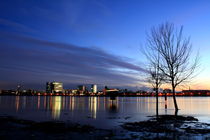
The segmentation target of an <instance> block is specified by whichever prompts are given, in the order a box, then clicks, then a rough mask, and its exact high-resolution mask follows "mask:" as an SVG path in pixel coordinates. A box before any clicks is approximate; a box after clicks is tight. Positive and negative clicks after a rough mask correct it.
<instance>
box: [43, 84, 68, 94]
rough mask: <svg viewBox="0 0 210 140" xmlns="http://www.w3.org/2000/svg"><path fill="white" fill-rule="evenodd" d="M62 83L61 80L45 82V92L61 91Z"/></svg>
mask: <svg viewBox="0 0 210 140" xmlns="http://www.w3.org/2000/svg"><path fill="white" fill-rule="evenodd" d="M63 91H64V90H63V83H61V82H47V83H46V92H47V93H63Z"/></svg>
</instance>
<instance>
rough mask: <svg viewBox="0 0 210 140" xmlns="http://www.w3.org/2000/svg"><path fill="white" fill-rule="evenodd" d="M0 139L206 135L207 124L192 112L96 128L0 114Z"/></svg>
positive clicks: (131, 137)
mask: <svg viewBox="0 0 210 140" xmlns="http://www.w3.org/2000/svg"><path fill="white" fill-rule="evenodd" d="M0 124H1V125H0V139H1V140H4V139H75V140H76V139H88V140H92V139H104V140H108V139H206V138H210V124H207V123H201V122H199V121H198V119H196V118H194V117H192V116H174V115H161V116H159V118H158V119H156V117H155V116H150V117H149V119H148V120H147V121H140V122H127V123H124V124H123V125H121V128H122V129H118V130H114V129H98V128H95V127H93V126H90V125H81V124H78V123H72V122H62V121H47V122H35V121H30V120H23V119H18V118H14V117H10V116H0Z"/></svg>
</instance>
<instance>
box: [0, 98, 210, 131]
mask: <svg viewBox="0 0 210 140" xmlns="http://www.w3.org/2000/svg"><path fill="white" fill-rule="evenodd" d="M177 101H178V105H179V108H180V109H181V110H180V111H179V112H178V114H179V115H192V116H195V117H197V118H198V119H200V120H201V121H203V122H208V123H209V122H210V119H209V117H210V97H177ZM155 104H156V102H155V97H117V98H116V100H110V98H109V97H72V96H71V97H70V96H0V114H1V115H11V116H16V117H19V118H23V119H29V120H35V121H48V120H61V121H72V122H79V123H82V124H91V125H94V126H97V127H103V128H110V127H115V126H118V125H119V124H120V122H127V121H142V120H146V119H148V117H147V116H150V115H155V107H156V105H155ZM159 113H160V114H174V106H173V100H172V98H171V97H169V98H168V101H167V109H165V100H164V98H160V99H159ZM128 118H129V119H128Z"/></svg>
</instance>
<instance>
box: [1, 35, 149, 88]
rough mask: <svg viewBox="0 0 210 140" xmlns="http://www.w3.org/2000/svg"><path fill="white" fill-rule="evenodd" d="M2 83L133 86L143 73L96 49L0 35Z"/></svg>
mask: <svg viewBox="0 0 210 140" xmlns="http://www.w3.org/2000/svg"><path fill="white" fill-rule="evenodd" d="M0 51H1V52H2V54H1V55H0V65H1V67H0V75H1V82H4V81H5V82H8V81H10V82H13V83H15V82H21V83H22V82H24V83H27V82H30V83H34V84H38V83H40V82H42V83H44V82H46V81H50V80H57V81H63V82H65V83H67V84H73V83H74V84H75V83H78V84H79V83H84V84H88V83H89V84H90V83H97V84H106V85H116V86H123V85H132V84H137V83H139V82H141V79H139V74H140V73H142V72H145V70H144V69H143V68H141V67H140V66H138V65H136V64H133V62H131V61H130V59H126V58H124V57H121V56H116V55H112V54H110V53H108V52H105V51H104V50H101V49H99V48H88V47H81V46H76V45H70V44H64V43H57V42H49V41H46V40H39V39H35V38H29V37H27V36H20V35H17V34H11V33H5V32H0Z"/></svg>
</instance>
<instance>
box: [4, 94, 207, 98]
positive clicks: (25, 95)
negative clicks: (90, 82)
mask: <svg viewBox="0 0 210 140" xmlns="http://www.w3.org/2000/svg"><path fill="white" fill-rule="evenodd" d="M0 96H49V97H51V96H63V97H113V96H110V95H9V94H0ZM114 97H155V96H148V95H119V96H114ZM159 97H165V96H164V95H161V96H159ZM167 97H172V95H167ZM176 97H210V95H176Z"/></svg>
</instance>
